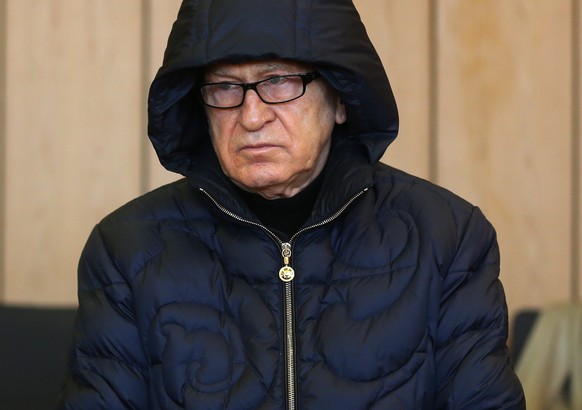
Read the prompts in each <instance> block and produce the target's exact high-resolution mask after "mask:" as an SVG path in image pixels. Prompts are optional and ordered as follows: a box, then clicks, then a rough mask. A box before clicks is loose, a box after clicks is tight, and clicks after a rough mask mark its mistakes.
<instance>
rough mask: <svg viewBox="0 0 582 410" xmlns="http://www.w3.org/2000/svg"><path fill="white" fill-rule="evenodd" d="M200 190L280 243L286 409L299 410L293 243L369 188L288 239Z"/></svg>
mask: <svg viewBox="0 0 582 410" xmlns="http://www.w3.org/2000/svg"><path fill="white" fill-rule="evenodd" d="M198 189H199V190H200V192H202V193H203V194H204V195H206V196H207V197H208V198H209V199H210V200H211V201H212V202H213V203H214V205H216V207H217V208H218V209H220V210H221V211H222V212H224V213H225V214H226V215H228V216H230V217H231V218H233V219H236V220H237V221H239V222H243V223H247V224H250V225H253V226H256V227H258V228H261V229H263V230H264V231H265V232H267V233H268V234H269V236H271V238H273V240H274V241H275V242H276V243H277V244H278V245H279V248H280V249H281V256H282V258H283V267H281V269H280V270H279V279H280V280H281V281H282V282H283V332H284V335H283V337H284V344H285V379H286V380H285V385H286V389H287V392H286V393H287V395H286V398H287V410H297V408H298V407H297V400H296V398H297V369H296V359H297V358H296V352H295V309H294V306H295V300H294V294H293V279H294V278H295V271H294V270H293V268H292V267H291V254H292V249H293V243H294V241H295V239H296V238H297V236H299V235H301V234H302V233H304V232H305V231H308V230H310V229H314V228H318V227H320V226H323V225H326V224H328V223H330V222H332V221H334V220H335V219H337V218H338V217H339V216H340V215H341V214H342V213H343V212H344V211H345V210H346V208H347V207H349V206H350V205H351V204H352V202H354V201H355V200H356V199H358V198H359V197H360V196H361V195H363V194H364V193H365V192H366V191H368V189H369V187H367V188H364V189H363V190H361V191H360V192H358V193H357V194H356V195H354V196H353V197H351V198H350V199H349V200H348V201H347V202H346V203H345V204H344V205H343V206H342V207H341V208H340V209H339V210H338V211H337V212H336V213H334V214H333V215H331V216H330V217H328V218H326V219H324V220H323V221H321V222H318V223H316V224H313V225H309V226H306V227H305V228H302V229H300V230H299V231H298V232H296V233H295V234H294V235H293V236H292V237H291V238H290V239H289V241H288V242H283V241H282V240H281V239H279V237H278V236H277V235H276V234H275V233H274V232H273V231H271V230H270V229H269V228H267V227H266V226H265V225H262V224H260V223H257V222H253V221H249V220H248V219H244V218H242V217H240V216H238V215H237V214H235V213H233V212H231V211H229V210H228V209H226V208H225V207H223V206H222V205H220V204H219V203H218V201H216V200H215V199H214V197H213V196H212V195H210V194H209V193H208V192H206V190H204V189H203V188H200V187H198Z"/></svg>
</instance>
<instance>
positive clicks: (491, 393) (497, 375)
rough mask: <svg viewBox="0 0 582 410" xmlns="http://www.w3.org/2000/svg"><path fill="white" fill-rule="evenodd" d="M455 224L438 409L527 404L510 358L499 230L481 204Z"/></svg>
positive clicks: (443, 312)
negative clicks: (501, 275)
mask: <svg viewBox="0 0 582 410" xmlns="http://www.w3.org/2000/svg"><path fill="white" fill-rule="evenodd" d="M457 227H458V229H459V232H458V234H457V235H458V236H457V238H458V239H457V241H456V242H457V243H458V246H457V249H456V253H455V255H454V257H453V258H452V262H451V264H450V265H449V267H448V269H447V271H446V273H445V275H444V277H443V278H442V293H441V295H442V296H441V302H440V314H439V321H438V331H437V341H436V342H437V352H436V372H437V383H438V385H437V389H438V390H437V398H436V406H435V408H437V409H467V410H469V409H470V410H485V409H491V410H493V409H495V410H499V409H525V399H524V395H523V390H522V387H521V384H520V382H519V380H518V378H517V376H516V375H515V372H514V370H513V368H512V367H511V365H510V363H509V352H508V349H507V344H506V343H507V336H508V314H507V305H506V300H505V293H504V291H503V286H502V285H501V282H500V281H499V250H498V245H497V240H496V235H495V231H494V229H493V227H492V226H491V225H490V224H489V222H488V221H487V220H486V219H485V217H484V216H483V214H482V213H481V212H480V211H479V209H477V208H474V209H473V212H472V213H471V215H470V216H469V217H468V219H467V220H466V221H463V222H458V224H457Z"/></svg>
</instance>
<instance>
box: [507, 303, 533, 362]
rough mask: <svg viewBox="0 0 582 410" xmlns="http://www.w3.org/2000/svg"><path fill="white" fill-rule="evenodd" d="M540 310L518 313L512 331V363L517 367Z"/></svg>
mask: <svg viewBox="0 0 582 410" xmlns="http://www.w3.org/2000/svg"><path fill="white" fill-rule="evenodd" d="M539 313H540V312H539V310H536V309H526V310H522V311H520V312H517V314H516V316H515V319H514V320H513V325H512V329H511V334H512V337H511V339H512V340H511V348H510V353H511V362H512V363H513V365H514V366H517V363H518V361H519V358H520V356H521V353H522V352H523V349H524V347H525V345H526V343H527V339H528V337H529V336H530V333H531V331H532V329H533V327H534V325H535V322H536V320H537V318H538V316H539Z"/></svg>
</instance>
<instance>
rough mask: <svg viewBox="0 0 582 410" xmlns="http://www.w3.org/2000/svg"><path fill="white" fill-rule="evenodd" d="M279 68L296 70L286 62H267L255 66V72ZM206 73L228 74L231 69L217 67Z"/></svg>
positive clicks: (230, 73) (230, 72)
mask: <svg viewBox="0 0 582 410" xmlns="http://www.w3.org/2000/svg"><path fill="white" fill-rule="evenodd" d="M281 69H283V70H289V71H293V70H296V67H293V66H291V65H289V64H286V63H278V62H268V63H264V64H260V65H259V66H257V68H256V71H257V73H264V72H269V71H277V70H281ZM206 75H217V76H230V75H232V71H231V70H230V69H229V68H228V67H218V68H216V69H210V70H209V71H208V72H207V73H206Z"/></svg>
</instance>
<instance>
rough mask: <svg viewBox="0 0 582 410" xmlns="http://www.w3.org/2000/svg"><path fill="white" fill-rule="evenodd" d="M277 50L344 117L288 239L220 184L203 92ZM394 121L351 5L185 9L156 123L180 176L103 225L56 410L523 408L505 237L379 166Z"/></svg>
mask: <svg viewBox="0 0 582 410" xmlns="http://www.w3.org/2000/svg"><path fill="white" fill-rule="evenodd" d="M271 58H286V59H293V60H299V61H302V62H306V63H309V64H312V65H313V66H315V67H317V69H318V71H319V72H320V73H321V74H322V76H323V77H324V78H325V79H326V80H327V81H328V82H329V83H330V84H331V85H332V86H333V87H334V88H335V89H336V90H337V91H338V93H339V94H340V96H341V98H342V101H343V102H344V104H345V105H346V109H347V115H348V120H347V124H346V125H344V126H338V127H337V129H336V130H334V135H333V146H332V151H331V154H330V157H329V160H328V163H327V165H326V170H325V175H324V181H323V188H322V189H321V192H320V193H319V196H318V199H317V201H316V204H315V206H314V209H313V211H312V213H311V216H310V217H309V218H308V220H307V221H306V223H305V225H304V226H303V228H302V229H301V230H300V231H299V232H297V233H296V234H295V235H293V236H292V237H290V238H286V237H283V236H282V235H280V234H278V233H277V232H274V231H273V230H271V229H269V227H267V226H263V225H262V223H261V222H260V221H259V220H258V219H257V217H256V216H255V215H254V214H253V213H252V212H251V211H250V210H249V208H248V207H247V206H246V205H245V202H244V201H243V199H242V198H241V197H240V196H239V194H238V192H237V191H236V190H235V189H233V187H232V184H230V183H229V181H228V180H227V179H226V177H225V176H224V175H223V173H222V172H221V170H220V167H219V165H218V161H217V159H216V156H215V155H214V152H213V150H212V147H211V145H210V139H209V135H208V128H207V123H206V119H205V116H204V111H203V109H202V108H201V107H200V103H199V102H198V99H197V98H196V95H197V84H198V79H199V78H200V68H201V67H204V66H206V65H208V64H210V63H212V62H215V61H219V60H227V61H234V62H236V61H244V60H248V59H271ZM397 128H398V115H397V111H396V105H395V102H394V98H393V96H392V92H391V90H390V86H389V83H388V80H387V78H386V75H385V71H384V69H383V67H382V65H381V63H380V60H379V58H378V56H377V54H376V52H375V51H374V48H373V47H372V45H371V43H370V41H369V39H368V37H367V35H366V32H365V30H364V28H363V26H362V24H361V22H360V19H359V16H358V14H357V12H356V11H355V9H354V7H353V5H352V2H351V0H278V1H273V0H244V1H241V0H214V1H212V0H186V1H184V3H183V5H182V8H181V10H180V12H179V15H178V19H177V21H176V23H175V24H174V27H173V30H172V33H171V36H170V39H169V43H168V48H167V51H166V54H165V57H164V64H163V67H162V68H161V69H160V71H159V72H158V75H157V76H156V79H155V80H154V82H153V84H152V87H151V90H150V98H149V134H150V138H151V140H152V142H153V144H154V147H155V149H156V151H157V153H158V155H159V157H160V160H161V162H162V163H163V164H164V166H166V167H167V168H168V169H170V170H172V171H176V172H179V173H181V174H183V175H184V176H185V178H184V179H182V180H180V181H178V182H176V183H173V184H170V185H167V186H164V187H162V188H160V189H157V190H155V191H153V192H151V193H149V194H147V195H144V196H142V197H140V198H138V199H136V200H134V201H132V202H130V203H129V204H127V205H125V206H123V207H122V208H121V209H119V210H117V211H115V212H114V213H112V214H111V215H109V216H108V217H106V218H105V219H104V220H103V221H101V223H99V225H98V226H96V227H95V229H94V230H93V232H92V234H91V236H90V238H89V240H88V242H87V244H86V247H85V250H84V252H83V255H82V258H81V261H80V265H79V312H78V318H77V322H76V330H75V336H74V340H73V349H72V353H71V363H70V372H71V374H70V377H69V379H68V381H67V383H66V386H65V390H64V393H63V396H62V398H61V402H60V405H59V408H63V409H91V410H93V409H107V410H112V409H231V410H239V409H241V410H242V409H288V410H292V409H302V410H303V409H317V410H325V409H349V410H356V409H362V410H363V409H398V410H401V409H415V410H416V409H471V410H475V409H523V408H525V406H524V399H523V394H522V390H521V387H520V384H519V381H518V380H517V378H516V376H515V374H514V372H513V370H512V369H511V367H510V365H509V363H508V352H507V349H506V345H505V344H506V339H507V327H508V323H507V308H506V303H505V296H504V293H503V288H502V286H501V283H500V282H499V280H498V274H499V255H498V248H497V243H496V238H495V232H494V230H493V228H492V227H491V225H490V224H489V223H488V222H487V220H486V219H485V217H484V216H483V215H482V213H481V212H480V211H479V210H478V209H477V208H475V207H473V206H472V205H470V204H469V203H467V202H465V201H464V200H462V199H460V198H458V197H456V196H455V195H453V194H452V193H450V192H448V191H446V190H444V189H442V188H439V187H437V186H434V185H432V184H430V183H428V182H426V181H423V180H420V179H418V178H415V177H413V176H410V175H407V174H405V173H403V172H400V171H398V170H395V169H393V168H390V167H388V166H386V165H383V164H381V163H379V158H380V157H381V156H382V154H383V152H384V151H385V149H386V148H387V146H388V145H389V143H390V142H391V141H392V140H393V139H394V138H395V136H396V133H397ZM284 266H286V267H287V268H292V269H293V270H294V272H295V277H294V279H293V280H291V281H282V280H281V279H280V277H279V271H280V269H281V268H282V267H284Z"/></svg>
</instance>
